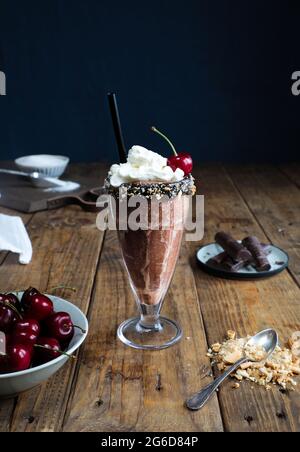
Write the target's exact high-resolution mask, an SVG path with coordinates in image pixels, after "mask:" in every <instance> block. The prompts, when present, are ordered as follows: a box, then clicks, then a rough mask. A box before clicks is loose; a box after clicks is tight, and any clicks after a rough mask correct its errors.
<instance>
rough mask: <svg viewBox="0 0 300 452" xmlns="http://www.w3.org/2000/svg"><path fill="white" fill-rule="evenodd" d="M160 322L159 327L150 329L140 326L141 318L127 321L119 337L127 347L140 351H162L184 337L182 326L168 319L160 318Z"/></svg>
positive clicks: (121, 328) (119, 332) (120, 329)
mask: <svg viewBox="0 0 300 452" xmlns="http://www.w3.org/2000/svg"><path fill="white" fill-rule="evenodd" d="M159 321H160V325H159V327H157V328H156V329H150V328H144V327H143V326H141V325H140V318H139V317H135V318H132V319H128V320H125V322H123V323H121V325H120V326H119V328H118V332H117V336H118V338H119V339H120V341H122V342H123V343H124V344H125V345H128V346H129V347H133V348H137V349H139V350H162V349H164V348H168V347H170V346H171V345H174V344H176V343H177V342H178V341H179V340H180V339H181V337H182V330H181V328H180V326H179V325H178V324H177V323H176V322H174V321H173V320H169V319H167V318H166V317H160V318H159Z"/></svg>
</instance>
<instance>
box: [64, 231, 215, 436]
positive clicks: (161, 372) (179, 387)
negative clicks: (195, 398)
mask: <svg viewBox="0 0 300 452" xmlns="http://www.w3.org/2000/svg"><path fill="white" fill-rule="evenodd" d="M134 312H135V306H134V300H133V295H132V293H131V290H130V288H129V283H128V280H127V275H126V273H125V271H124V267H123V263H122V260H121V256H120V251H119V246H118V243H117V239H116V235H115V233H113V232H109V233H108V235H107V237H106V240H105V244H104V249H103V252H102V256H101V263H100V271H99V272H98V276H97V282H96V290H95V294H94V299H93V305H92V310H91V313H92V315H91V319H90V326H91V334H90V336H89V338H88V340H87V342H86V345H85V347H84V349H83V351H82V363H81V366H80V368H79V373H78V378H77V381H76V385H75V386H74V391H73V394H72V398H71V399H70V404H69V408H68V410H67V416H66V421H65V425H64V430H65V431H124V432H125V431H162V432H164V431H175V432H178V431H179V432H180V431H184V432H190V431H211V430H213V431H222V422H221V417H220V412H219V408H218V402H217V398H216V396H215V397H214V398H213V399H212V400H211V402H210V404H208V405H207V406H206V407H205V408H204V409H203V410H202V411H199V412H189V411H188V410H187V409H186V408H185V407H184V405H183V404H184V400H185V399H186V397H187V396H188V395H190V394H191V391H192V390H194V389H195V381H198V382H200V381H203V382H205V383H208V381H209V380H210V377H208V378H203V380H201V377H203V374H202V372H203V366H204V365H205V366H207V370H208V372H210V368H209V361H208V359H207V358H206V356H205V353H206V347H207V345H206V340H205V334H204V328H203V324H202V319H201V314H200V312H199V308H198V303H197V294H196V290H195V283H194V278H193V274H192V272H191V269H190V266H189V254H188V253H187V249H186V247H185V246H183V248H182V253H181V256H180V259H179V263H178V266H177V270H176V272H175V276H174V279H173V283H172V285H171V288H170V290H169V293H168V295H167V297H166V304H165V306H164V308H163V312H164V313H165V314H167V315H169V316H170V318H174V319H178V320H179V321H180V323H181V325H182V327H183V329H184V337H183V339H182V341H181V342H180V344H177V345H176V346H173V347H171V348H169V349H166V350H163V351H159V352H153V351H145V352H144V351H138V350H133V349H131V348H127V347H125V346H124V345H123V344H121V343H120V342H119V341H118V340H117V339H116V330H117V326H118V325H119V324H120V323H121V322H122V321H123V320H125V319H126V318H128V317H130V316H132V315H133V314H134ZM159 376H160V377H159ZM158 378H159V379H160V383H161V385H162V387H161V388H158V386H157V382H158ZM159 389H160V390H159Z"/></svg>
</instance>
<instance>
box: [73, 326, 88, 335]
mask: <svg viewBox="0 0 300 452" xmlns="http://www.w3.org/2000/svg"><path fill="white" fill-rule="evenodd" d="M73 327H74V328H78V329H79V330H80V331H81V332H82V334H85V333H86V330H84V329H83V328H81V326H78V325H73Z"/></svg>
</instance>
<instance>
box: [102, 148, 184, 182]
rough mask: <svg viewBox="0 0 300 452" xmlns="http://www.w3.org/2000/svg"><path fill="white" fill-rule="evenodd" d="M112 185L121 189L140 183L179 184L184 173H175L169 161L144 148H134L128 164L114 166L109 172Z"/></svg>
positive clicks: (179, 171)
mask: <svg viewBox="0 0 300 452" xmlns="http://www.w3.org/2000/svg"><path fill="white" fill-rule="evenodd" d="M109 176H110V184H111V185H112V186H113V187H120V185H122V184H126V183H129V182H138V181H151V182H177V181H180V180H182V179H183V178H184V172H183V171H182V170H181V169H180V168H177V169H176V170H175V171H173V170H172V168H171V167H170V166H167V159H166V158H165V157H162V156H161V155H159V154H157V153H156V152H153V151H149V150H148V149H146V148H144V147H142V146H132V148H131V149H130V150H129V152H128V157H127V162H126V163H120V164H119V165H118V164H115V165H112V166H111V168H110V171H109Z"/></svg>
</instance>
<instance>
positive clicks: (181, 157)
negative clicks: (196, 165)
mask: <svg viewBox="0 0 300 452" xmlns="http://www.w3.org/2000/svg"><path fill="white" fill-rule="evenodd" d="M168 166H170V167H171V168H172V170H173V171H176V169H177V168H180V169H181V170H182V171H183V172H184V175H185V176H186V175H188V174H190V173H191V172H192V169H193V160H192V157H191V155H190V154H188V153H187V152H179V153H178V154H177V155H172V156H171V157H169V158H168Z"/></svg>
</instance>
